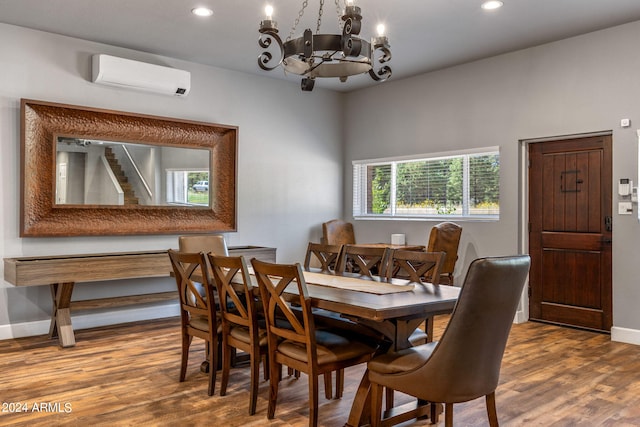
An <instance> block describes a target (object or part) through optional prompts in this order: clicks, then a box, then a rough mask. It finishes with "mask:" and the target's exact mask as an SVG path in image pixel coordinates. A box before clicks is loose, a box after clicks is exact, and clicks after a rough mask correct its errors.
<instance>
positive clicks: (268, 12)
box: [264, 4, 273, 20]
mask: <svg viewBox="0 0 640 427" xmlns="http://www.w3.org/2000/svg"><path fill="white" fill-rule="evenodd" d="M264 13H265V15H267V19H269V20H271V18H272V17H273V6H271V5H270V4H268V5H266V6H265V7H264Z"/></svg>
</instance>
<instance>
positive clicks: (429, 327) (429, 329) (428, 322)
mask: <svg viewBox="0 0 640 427" xmlns="http://www.w3.org/2000/svg"><path fill="white" fill-rule="evenodd" d="M433 319H434V318H433V316H431V317H427V318H426V319H425V321H424V322H425V323H424V331H425V333H426V334H427V343H430V342H433Z"/></svg>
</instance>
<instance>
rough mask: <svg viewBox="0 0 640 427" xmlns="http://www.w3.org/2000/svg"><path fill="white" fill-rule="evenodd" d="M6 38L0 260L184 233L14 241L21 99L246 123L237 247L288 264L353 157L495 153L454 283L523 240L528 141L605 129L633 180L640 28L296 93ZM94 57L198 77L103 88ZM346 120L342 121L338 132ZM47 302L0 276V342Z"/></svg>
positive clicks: (620, 230) (369, 225)
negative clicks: (496, 167) (178, 91)
mask: <svg viewBox="0 0 640 427" xmlns="http://www.w3.org/2000/svg"><path fill="white" fill-rule="evenodd" d="M0 39H1V40H2V41H3V42H2V43H1V44H0V70H2V74H1V78H0V146H1V147H2V151H3V155H2V157H1V158H0V165H1V173H0V198H1V199H2V200H3V201H4V202H3V204H2V208H0V239H1V242H2V247H1V248H0V255H1V256H2V257H12V256H30V255H38V254H66V253H81V252H96V251H97V250H98V249H96V248H99V251H120V250H141V249H164V248H167V247H171V246H175V240H176V239H175V236H131V237H101V238H96V237H86V238H57V239H36V238H29V239H20V238H19V237H18V224H19V218H18V214H19V206H18V202H17V201H18V200H19V186H18V180H19V135H20V133H19V132H20V126H19V99H20V98H23V97H24V98H33V99H42V100H48V101H55V102H65V103H70V104H78V105H89V106H92V107H99V108H100V107H102V108H111V109H118V110H125V111H135V112H139V113H145V114H155V115H164V116H171V117H180V118H185V119H192V120H202V121H209V122H217V123H222V124H232V125H238V126H239V127H240V132H239V135H240V148H239V164H238V166H239V167H238V170H239V176H238V196H239V200H238V232H237V233H229V234H228V235H227V239H228V241H229V244H231V245H241V244H257V245H267V246H276V247H278V260H279V261H295V260H300V259H301V253H302V252H303V251H304V247H305V244H306V242H307V241H308V240H317V239H319V236H320V228H319V225H320V223H321V222H322V221H324V220H326V219H328V218H334V217H340V216H344V217H345V218H347V219H349V218H350V217H351V197H352V194H351V161H352V160H355V159H363V158H377V157H386V156H394V155H409V154H417V153H431V152H442V151H449V150H457V149H464V148H469V147H483V146H493V145H499V146H500V147H501V156H502V161H501V165H502V169H501V218H500V220H499V221H497V222H464V223H463V226H464V233H463V239H462V242H461V249H460V257H461V259H460V262H459V265H458V268H457V271H456V276H457V279H458V282H460V281H461V279H462V276H463V275H464V273H465V271H466V266H467V265H468V264H469V262H470V261H471V260H472V259H473V258H475V257H478V256H486V255H501V254H511V253H516V252H519V251H520V249H521V248H522V247H526V241H525V240H523V238H522V237H521V229H522V224H521V222H522V221H521V215H522V212H521V211H522V200H523V192H522V191H521V187H520V184H519V182H520V180H521V177H522V176H523V172H522V171H521V170H520V165H519V141H520V140H522V139H529V138H540V137H548V136H559V135H568V134H579V133H585V132H595V131H603V130H604V131H606V130H611V131H612V133H613V141H614V142H613V145H614V158H613V162H614V165H613V166H614V169H613V171H614V173H613V177H614V182H615V181H617V180H618V179H619V178H627V177H629V178H636V176H637V167H638V165H637V138H636V128H639V127H640V97H639V96H638V95H640V79H638V77H637V76H638V70H640V52H639V51H638V47H637V40H640V22H635V23H631V24H627V25H624V26H620V27H616V28H612V29H608V30H603V31H600V32H596V33H592V34H588V35H585V36H580V37H575V38H571V39H567V40H564V41H560V42H556V43H552V44H547V45H543V46H539V47H536V48H531V49H527V50H523V51H519V52H515V53H511V54H507V55H501V56H498V57H494V58H490V59H486V60H482V61H478V62H474V63H470V64H466V65H462V66H458V67H454V68H450V69H446V70H442V71H437V72H433V73H429V74H425V75H422V76H417V77H414V78H410V79H405V80H398V81H393V80H391V81H389V82H386V83H384V84H381V85H377V86H375V87H373V88H369V89H364V90H361V91H357V92H353V93H350V94H347V95H340V94H335V93H331V92H328V91H322V90H315V91H314V92H312V93H311V94H308V93H300V91H299V88H298V87H297V85H292V84H290V83H287V82H282V81H279V80H275V79H268V78H267V77H256V76H250V75H244V74H240V73H234V72H230V71H225V70H221V69H217V68H213V67H205V66H202V65H198V64H192V63H187V62H183V61H178V60H174V59H170V58H163V57H156V56H152V55H148V54H144V53H141V52H134V51H130V50H124V49H119V48H115V47H110V46H105V45H100V44H95V43H90V42H85V41H81V40H76V39H70V38H65V37H60V36H55V35H51V34H46V33H40V32H35V31H30V30H25V29H21V28H17V27H13V26H7V25H3V24H0ZM93 53H107V54H112V55H116V56H123V57H127V58H131V59H138V60H143V61H148V62H155V63H158V64H161V65H169V66H173V67H177V68H182V69H187V70H189V71H191V72H192V83H193V89H192V92H191V94H190V95H189V96H188V97H187V98H186V99H177V98H170V97H169V98H167V97H161V96H158V95H150V94H144V93H136V92H129V91H124V90H119V89H112V88H107V87H101V86H97V85H94V84H92V83H90V82H89V81H88V80H89V57H90V55H91V54H93ZM425 54H428V53H425ZM622 118H629V119H631V121H632V126H631V128H626V129H623V128H620V126H619V123H620V119H622ZM343 123H345V124H346V123H348V124H349V126H348V128H346V127H345V129H342V124H343ZM292 159H296V163H295V164H292V162H291V160H292ZM634 181H635V179H634ZM342 190H344V191H342ZM614 194H615V193H614ZM615 200H616V198H615V196H614V201H615ZM634 209H637V207H635V206H634ZM614 212H617V209H615V207H614ZM433 224H434V223H433V222H428V221H384V222H379V221H356V222H355V227H356V234H357V236H358V237H359V238H360V239H361V240H363V241H388V240H389V239H390V234H392V233H405V234H406V235H407V241H408V243H422V244H424V243H426V239H427V236H428V232H429V228H430V227H431V226H432V225H433ZM639 237H640V225H639V224H638V220H637V218H636V217H635V216H619V215H617V214H615V213H614V235H613V238H614V243H613V291H614V301H613V302H614V325H615V328H616V330H625V331H630V332H631V338H630V339H629V341H636V342H638V343H640V338H638V334H640V311H639V310H637V308H636V305H637V303H638V301H640V286H638V284H639V283H638V275H637V274H636V272H635V266H636V265H637V264H638V261H639V259H638V258H639V256H638V243H637V242H638V241H639ZM163 286H166V287H167V288H171V286H174V285H172V283H171V282H170V281H169V280H166V281H164V282H163V281H158V280H139V281H135V282H134V281H121V282H110V283H109V286H108V287H107V286H92V285H85V286H82V285H80V286H79V287H78V289H77V292H76V294H77V296H78V297H79V298H87V297H92V296H102V295H105V294H106V295H109V294H111V293H114V292H115V293H126V292H133V291H135V290H139V289H140V288H144V287H153V288H155V289H158V288H161V287H163ZM50 304H51V299H50V295H49V291H48V290H47V289H46V288H45V287H33V288H28V289H16V288H14V287H13V286H11V285H9V284H7V283H6V282H1V283H0V338H2V337H7V336H12V335H11V334H14V335H17V334H26V333H44V332H46V330H47V328H48V325H47V324H46V319H48V313H49V306H50ZM149 316H151V315H149ZM78 320H82V321H83V322H80V321H77V319H75V318H74V322H76V323H75V324H76V325H80V324H81V323H82V324H83V325H86V326H91V325H93V324H96V323H97V322H98V321H97V320H95V319H87V320H86V321H84V319H78ZM120 320H122V316H121V315H119V314H115V315H111V313H107V314H105V315H103V316H102V317H101V319H100V321H101V322H103V323H105V322H106V323H108V322H112V323H115V322H117V321H120ZM38 321H39V322H38ZM34 324H35V325H36V326H34V327H32V325H34Z"/></svg>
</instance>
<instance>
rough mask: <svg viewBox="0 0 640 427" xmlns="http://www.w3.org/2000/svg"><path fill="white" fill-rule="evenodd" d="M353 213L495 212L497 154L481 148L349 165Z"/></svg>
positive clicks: (497, 199) (482, 214) (438, 214)
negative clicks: (457, 152)
mask: <svg viewBox="0 0 640 427" xmlns="http://www.w3.org/2000/svg"><path fill="white" fill-rule="evenodd" d="M353 174H354V175H353V214H354V216H356V217H358V216H367V215H370V216H373V217H375V216H381V215H382V216H391V217H396V216H397V217H405V218H411V217H417V218H429V217H430V218H433V217H447V216H449V217H456V216H459V217H485V218H497V217H499V215H500V194H499V191H500V189H499V184H500V154H499V152H498V150H497V147H492V148H488V149H487V150H486V151H485V152H483V153H478V152H476V153H474V154H467V153H463V154H459V155H450V156H446V157H432V158H429V157H426V156H423V157H417V156H416V157H414V158H412V159H406V158H404V159H397V160H394V159H380V160H377V161H376V160H371V161H358V162H354V164H353Z"/></svg>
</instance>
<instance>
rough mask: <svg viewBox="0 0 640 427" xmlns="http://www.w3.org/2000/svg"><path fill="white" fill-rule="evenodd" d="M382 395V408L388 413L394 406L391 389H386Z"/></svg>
mask: <svg viewBox="0 0 640 427" xmlns="http://www.w3.org/2000/svg"><path fill="white" fill-rule="evenodd" d="M384 394H385V399H384V407H385V409H386V410H387V411H389V410H391V409H392V408H393V405H394V399H393V389H392V388H389V387H387V388H386V390H385V393H384Z"/></svg>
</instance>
